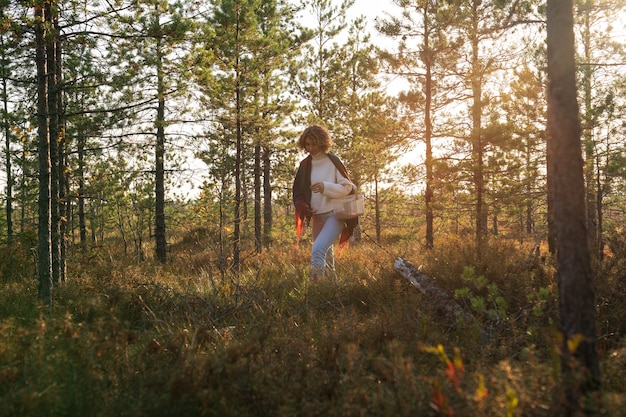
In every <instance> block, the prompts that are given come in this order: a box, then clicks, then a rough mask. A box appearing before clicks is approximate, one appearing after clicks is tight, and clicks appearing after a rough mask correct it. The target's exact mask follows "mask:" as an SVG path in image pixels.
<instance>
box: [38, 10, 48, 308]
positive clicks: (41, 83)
mask: <svg viewBox="0 0 626 417" xmlns="http://www.w3.org/2000/svg"><path fill="white" fill-rule="evenodd" d="M45 18H46V16H45V13H44V9H43V7H41V6H39V5H35V22H36V23H35V61H36V66H37V124H38V128H37V135H38V145H37V151H38V153H39V156H38V161H39V203H38V209H39V210H38V211H39V215H38V217H39V223H38V229H37V230H38V232H37V238H38V244H37V273H38V275H39V277H38V278H39V290H38V295H39V298H40V299H41V300H42V301H43V302H44V303H45V304H46V305H47V306H49V307H51V306H52V242H51V227H52V225H51V218H50V169H51V168H50V132H49V130H48V80H47V76H46V71H47V69H46V43H45V35H46V34H45V29H44V28H45V22H44V19H45Z"/></svg>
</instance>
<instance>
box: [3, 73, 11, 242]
mask: <svg viewBox="0 0 626 417" xmlns="http://www.w3.org/2000/svg"><path fill="white" fill-rule="evenodd" d="M2 97H3V100H2V101H3V105H4V119H3V121H2V123H3V126H2V127H3V130H4V138H5V148H4V158H5V159H4V163H5V168H6V175H7V188H6V197H7V201H6V208H5V210H6V211H5V213H6V221H7V240H8V241H9V242H11V240H13V172H12V167H11V129H10V125H9V120H8V117H9V103H8V97H9V96H8V92H7V79H6V76H3V77H2Z"/></svg>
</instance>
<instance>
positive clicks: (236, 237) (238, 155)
mask: <svg viewBox="0 0 626 417" xmlns="http://www.w3.org/2000/svg"><path fill="white" fill-rule="evenodd" d="M239 13H240V9H237V25H236V26H237V27H236V29H235V31H236V32H235V42H236V43H237V45H238V42H239V35H240V28H239V24H240V22H239V17H240V16H239ZM235 54H236V55H235V106H236V109H235V129H236V131H235V139H236V144H235V146H236V149H235V207H234V230H233V270H234V271H235V272H239V270H240V268H241V259H240V250H241V248H240V243H241V242H240V239H241V231H240V226H241V193H242V191H241V186H242V174H241V165H242V146H243V144H242V142H243V140H242V128H243V127H242V123H241V117H242V115H241V112H242V110H241V107H242V103H241V76H242V75H241V69H240V67H239V64H240V56H239V46H237V48H236V52H235Z"/></svg>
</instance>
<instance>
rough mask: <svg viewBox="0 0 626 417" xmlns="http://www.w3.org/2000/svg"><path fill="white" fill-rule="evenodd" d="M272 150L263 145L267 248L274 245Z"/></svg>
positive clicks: (264, 219)
mask: <svg viewBox="0 0 626 417" xmlns="http://www.w3.org/2000/svg"><path fill="white" fill-rule="evenodd" d="M271 155H272V152H271V150H270V148H269V146H264V147H263V243H264V245H265V247H266V248H269V247H270V246H271V245H272V223H273V216H272V182H271V174H272V160H271Z"/></svg>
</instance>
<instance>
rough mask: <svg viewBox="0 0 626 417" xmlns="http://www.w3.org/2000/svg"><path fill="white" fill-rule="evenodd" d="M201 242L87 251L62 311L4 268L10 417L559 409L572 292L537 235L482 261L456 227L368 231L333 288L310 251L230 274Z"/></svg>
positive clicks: (0, 343)
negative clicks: (418, 235) (414, 279)
mask: <svg viewBox="0 0 626 417" xmlns="http://www.w3.org/2000/svg"><path fill="white" fill-rule="evenodd" d="M202 247H203V243H202V242H201V241H197V242H196V243H193V244H191V243H189V244H188V246H186V247H185V248H184V250H183V248H182V246H179V247H178V249H180V251H176V250H174V251H173V253H172V258H173V259H172V262H171V263H170V264H168V265H167V266H158V265H154V264H151V263H150V262H143V263H139V262H137V261H136V260H135V259H133V258H132V257H128V258H125V257H124V256H122V255H121V254H120V253H119V252H118V251H117V250H116V248H109V249H108V252H107V250H104V249H101V250H100V251H99V252H97V253H92V254H91V255H85V256H88V257H86V258H80V257H78V256H77V257H76V258H75V259H74V262H73V264H72V265H71V268H70V270H71V271H73V276H72V277H71V279H70V280H69V281H68V282H67V283H64V284H63V285H61V286H59V287H58V288H56V290H55V304H54V307H53V308H52V310H48V309H46V308H44V307H42V306H40V305H38V304H37V301H36V294H35V289H34V288H36V285H35V282H34V280H33V278H32V276H30V277H26V276H24V277H18V278H13V279H8V278H6V277H4V278H3V282H2V291H0V312H1V316H0V319H1V320H0V333H1V336H2V337H1V339H0V402H1V404H2V406H1V407H0V416H18V415H19V416H103V417H105V416H296V415H297V416H387V415H402V416H405V415H406V416H408V415H418V416H439V415H442V416H443V415H445V416H449V415H455V416H549V415H550V411H549V409H550V405H551V401H553V398H554V395H553V394H554V390H555V387H558V377H559V375H558V352H557V351H556V349H555V342H554V340H555V337H556V336H555V332H554V328H555V323H556V322H557V316H556V314H557V310H556V300H555V293H556V290H555V283H554V282H553V279H552V277H553V270H552V267H551V265H550V264H549V262H544V261H542V260H538V261H537V262H534V261H533V262H531V263H529V250H530V248H528V247H524V246H521V245H518V244H510V243H506V242H494V244H493V245H491V246H490V247H489V248H488V251H489V254H490V255H489V256H488V257H484V258H483V259H480V260H478V259H476V258H475V255H474V254H475V251H474V250H473V248H472V247H471V245H469V244H467V243H465V242H463V241H460V240H455V239H448V240H446V241H445V242H442V243H441V244H440V245H438V246H437V247H436V248H435V249H434V250H432V251H419V248H416V249H411V250H409V249H407V247H404V248H400V247H384V248H383V247H379V246H378V245H375V244H373V243H372V242H368V241H367V240H366V241H364V242H363V243H361V244H359V245H357V246H355V247H353V248H350V249H347V250H344V251H342V252H341V253H340V254H339V259H338V264H337V266H338V270H337V276H336V277H329V278H328V279H326V280H323V281H321V282H317V283H309V282H308V279H307V276H308V273H307V264H308V249H307V248H306V247H301V248H299V249H296V248H293V247H291V246H285V247H277V248H274V249H272V250H271V251H270V252H267V253H264V254H262V255H256V256H253V257H250V258H249V259H247V260H246V263H245V267H246V268H245V270H244V271H243V272H242V273H241V274H240V275H232V274H221V273H219V271H217V270H216V269H215V267H214V260H215V257H214V256H213V255H212V254H211V253H210V252H208V251H205V250H203V249H202ZM398 255H402V256H404V257H405V258H407V259H408V260H409V261H411V262H413V263H414V264H415V265H416V266H418V265H419V266H420V267H421V270H422V271H423V272H424V273H426V274H427V275H429V276H430V277H432V278H433V279H434V280H435V281H436V282H437V283H438V285H440V286H441V287H442V288H443V289H445V290H446V291H448V292H449V293H450V294H454V291H455V290H457V289H459V288H461V287H463V286H466V287H468V292H466V295H467V297H465V298H463V297H457V301H458V302H459V303H460V304H462V305H464V306H465V307H466V308H468V309H469V310H470V311H472V314H474V315H476V317H477V319H478V320H479V322H480V323H481V324H482V325H484V326H485V328H488V329H489V331H490V339H489V341H485V340H483V339H481V337H479V335H478V334H477V333H476V330H475V329H473V328H470V327H463V326H459V325H456V326H455V325H453V324H450V323H447V322H445V321H443V320H442V319H441V317H438V316H437V313H436V310H435V309H433V308H432V307H433V306H432V305H431V304H430V300H428V299H427V298H426V297H424V296H422V295H421V294H420V293H419V292H418V291H416V290H415V289H414V288H413V287H412V286H411V285H410V284H409V283H408V282H407V281H405V280H404V278H402V277H401V276H399V275H398V274H397V273H396V272H395V271H394V270H393V260H394V259H395V257H396V256H398ZM607 265H608V264H607ZM467 267H472V268H473V271H474V273H475V275H476V276H482V277H483V278H484V280H485V282H487V283H489V284H491V288H492V289H493V288H495V290H497V292H498V295H499V296H501V297H503V298H504V299H505V300H506V302H507V304H506V314H505V315H497V316H493V315H488V314H483V315H481V314H480V311H476V310H471V309H472V305H471V302H472V300H476V299H478V298H479V297H484V299H485V300H487V299H489V297H487V295H488V294H486V293H485V291H486V290H485V289H484V288H482V287H480V288H479V287H477V286H472V285H470V284H468V282H466V281H464V280H463V277H462V275H463V271H464V270H465V268H467ZM613 268H618V269H619V267H618V266H613ZM607 283H615V279H611V280H607ZM599 285H602V283H600V284H599ZM542 288H543V289H544V290H543V292H541V294H540V291H539V290H540V289H542ZM495 290H494V291H495ZM598 292H599V296H600V299H601V300H603V301H602V302H605V303H609V304H612V305H617V304H615V303H617V302H618V301H619V300H616V299H614V298H612V297H611V293H610V291H607V290H605V289H604V288H600V289H599V291H598ZM490 307H491V306H487V307H486V308H490ZM608 310H609V309H603V308H600V311H601V312H602V311H604V313H602V314H606V313H608ZM618 310H619V309H618ZM608 316H609V315H607V316H606V317H603V316H601V317H600V321H601V322H602V323H605V324H604V325H605V327H606V328H605V331H606V332H612V333H616V334H617V333H618V332H621V331H622V330H621V329H622V328H623V325H624V324H623V323H624V321H623V318H624V312H623V311H611V313H610V319H609V318H608ZM621 337H622V336H621V333H619V336H616V337H613V338H610V339H608V341H607V343H606V345H605V349H604V350H603V356H602V359H603V372H604V374H603V375H604V381H603V382H604V391H603V394H602V397H601V399H600V400H597V401H596V403H595V404H601V407H599V406H598V415H610V416H619V415H626V413H624V412H623V411H622V410H623V403H624V395H623V392H624V388H625V387H624V382H623V378H621V377H620V376H621V373H620V371H623V367H624V365H626V347H625V346H624V343H623V339H621Z"/></svg>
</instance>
